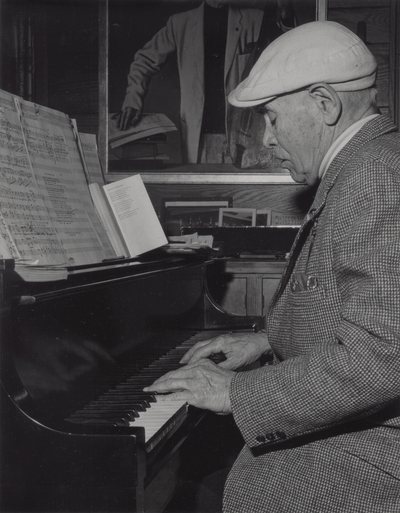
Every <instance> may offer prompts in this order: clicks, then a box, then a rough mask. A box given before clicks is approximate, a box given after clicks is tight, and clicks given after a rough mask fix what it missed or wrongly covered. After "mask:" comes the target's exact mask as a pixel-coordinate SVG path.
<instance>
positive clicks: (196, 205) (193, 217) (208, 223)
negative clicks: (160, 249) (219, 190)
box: [161, 198, 232, 236]
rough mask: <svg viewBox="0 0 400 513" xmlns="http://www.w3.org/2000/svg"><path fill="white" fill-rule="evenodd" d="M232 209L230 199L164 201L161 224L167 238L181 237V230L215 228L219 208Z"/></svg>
mask: <svg viewBox="0 0 400 513" xmlns="http://www.w3.org/2000/svg"><path fill="white" fill-rule="evenodd" d="M228 207H232V198H190V199H182V198H179V199H164V200H162V206H161V224H162V226H163V228H164V231H165V233H166V235H167V236H170V235H181V234H182V232H183V230H185V233H188V232H187V230H188V229H189V230H193V232H195V231H196V230H197V229H198V228H215V227H217V226H218V222H219V211H220V208H228Z"/></svg>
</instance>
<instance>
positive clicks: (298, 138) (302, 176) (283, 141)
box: [257, 91, 329, 185]
mask: <svg viewBox="0 0 400 513" xmlns="http://www.w3.org/2000/svg"><path fill="white" fill-rule="evenodd" d="M257 110H258V112H261V113H262V114H263V115H264V119H265V125H266V127H265V133H264V138H263V144H264V146H265V147H266V148H272V149H273V150H274V155H275V157H276V158H277V159H278V160H279V161H280V162H281V166H282V168H285V169H288V170H289V171H290V174H291V176H292V178H293V180H294V181H296V182H298V183H307V184H309V185H312V184H314V183H315V182H316V181H317V179H318V170H319V166H320V164H321V162H322V159H323V157H324V155H325V153H326V151H327V149H328V148H327V147H326V143H325V141H324V130H325V125H324V122H323V118H322V116H321V113H320V111H319V109H318V108H317V107H316V105H314V104H313V102H312V101H310V100H309V97H308V91H300V92H297V93H293V94H287V95H284V96H279V97H277V98H275V99H274V100H272V101H271V102H269V103H266V104H265V105H263V106H262V107H259V108H258V109H257ZM328 147H329V145H328Z"/></svg>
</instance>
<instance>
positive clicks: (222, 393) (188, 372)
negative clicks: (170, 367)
mask: <svg viewBox="0 0 400 513" xmlns="http://www.w3.org/2000/svg"><path fill="white" fill-rule="evenodd" d="M233 376H234V372H233V371H229V370H226V369H221V367H219V366H218V365H215V363H213V362H212V361H211V360H204V359H203V360H200V361H199V362H197V363H195V364H193V365H186V366H185V367H183V368H181V369H178V370H175V371H172V372H168V373H167V374H165V375H164V376H162V377H161V378H159V379H157V380H156V381H155V382H154V383H153V384H152V385H151V386H149V387H146V388H145V389H144V390H145V391H146V392H158V393H160V394H165V393H168V392H172V393H170V394H169V395H165V396H159V399H160V400H166V401H186V402H187V403H188V404H191V405H193V406H197V407H198V408H202V409H204V410H211V411H214V412H216V413H219V414H227V413H231V402H230V399H229V387H230V384H231V381H232V378H233Z"/></svg>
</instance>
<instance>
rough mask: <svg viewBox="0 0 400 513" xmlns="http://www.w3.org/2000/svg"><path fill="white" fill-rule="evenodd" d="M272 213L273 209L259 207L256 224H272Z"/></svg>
mask: <svg viewBox="0 0 400 513" xmlns="http://www.w3.org/2000/svg"><path fill="white" fill-rule="evenodd" d="M271 214H272V211H271V209H270V208H261V209H257V212H256V226H270V224H271Z"/></svg>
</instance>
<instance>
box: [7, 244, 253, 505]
mask: <svg viewBox="0 0 400 513" xmlns="http://www.w3.org/2000/svg"><path fill="white" fill-rule="evenodd" d="M212 264H213V261H212V260H211V259H210V258H209V257H208V256H204V255H203V256H200V255H179V254H177V255H167V254H165V253H158V252H154V253H151V254H150V255H148V256H145V257H144V258H142V259H136V260H135V259H131V260H127V261H121V262H119V261H114V262H107V263H103V264H97V265H94V266H85V267H80V268H73V269H71V270H70V271H69V272H68V277H67V279H66V280H59V281H55V282H40V283H39V282H37V283H33V282H26V281H23V280H22V279H21V278H20V277H19V275H18V274H17V273H16V272H15V269H14V266H13V261H7V260H3V261H0V308H1V311H0V348H1V369H0V370H1V387H0V389H1V397H0V406H1V446H0V450H1V453H0V458H1V476H0V477H1V498H0V501H1V503H0V510H1V511H2V512H5V511H7V512H8V511H24V512H25V513H26V512H31V511H32V512H33V511H42V512H44V511H51V512H56V511H62V512H64V511H65V512H66V511H79V512H92V511H93V512H95V511H97V512H100V511H102V512H114V511H115V512H128V511H129V512H148V513H155V512H158V511H159V512H161V511H164V509H165V508H166V507H167V504H168V502H169V500H170V499H171V497H172V496H173V495H174V493H175V492H176V489H177V486H178V481H179V477H180V476H182V473H183V474H184V473H185V472H186V470H185V468H187V466H186V467H185V465H187V462H188V461H189V462H190V461H192V460H191V458H192V455H191V454H190V451H192V450H193V447H194V445H193V444H195V443H196V442H193V440H196V439H197V443H198V442H199V441H200V442H201V440H204V437H203V434H202V431H201V430H202V429H203V428H202V426H207V425H209V424H207V422H209V421H207V420H205V419H206V418H207V416H209V415H211V416H212V415H213V414H211V413H209V414H207V413H205V412H204V411H200V410H198V409H196V408H193V407H188V406H187V405H186V404H178V403H169V405H170V406H172V407H171V408H170V409H169V410H166V411H162V408H161V407H160V406H161V405H163V404H164V405H165V403H158V402H157V397H156V396H155V395H154V394H150V393H147V394H146V393H144V392H143V387H144V386H146V385H147V384H150V383H152V382H153V381H154V379H156V378H157V377H158V376H161V375H163V374H164V373H165V372H167V371H168V370H170V369H174V368H177V367H178V366H179V360H180V358H181V356H182V355H183V354H184V352H186V351H187V349H188V348H189V347H190V346H191V345H192V344H194V343H195V342H196V341H197V340H201V339H206V338H210V337H212V336H215V335H216V334H218V333H219V332H227V331H235V330H237V331H239V330H240V331H241V330H249V331H251V330H253V331H257V330H258V329H260V328H262V322H263V319H262V318H260V317H241V316H237V315H232V314H228V313H227V312H225V311H224V310H223V309H221V308H220V307H219V306H218V305H217V304H216V303H215V302H214V301H213V299H212V298H211V297H210V295H209V293H208V288H207V282H206V275H207V268H208V267H209V266H210V265H212ZM214 417H220V416H215V415H214ZM204 436H207V437H208V436H209V433H205V434H204ZM196 437H197V438H196ZM202 437H203V438H202ZM198 452H199V454H203V456H204V458H207V457H208V455H207V454H204V450H203V448H202V447H201V443H200V447H198ZM185 462H186V463H185Z"/></svg>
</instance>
